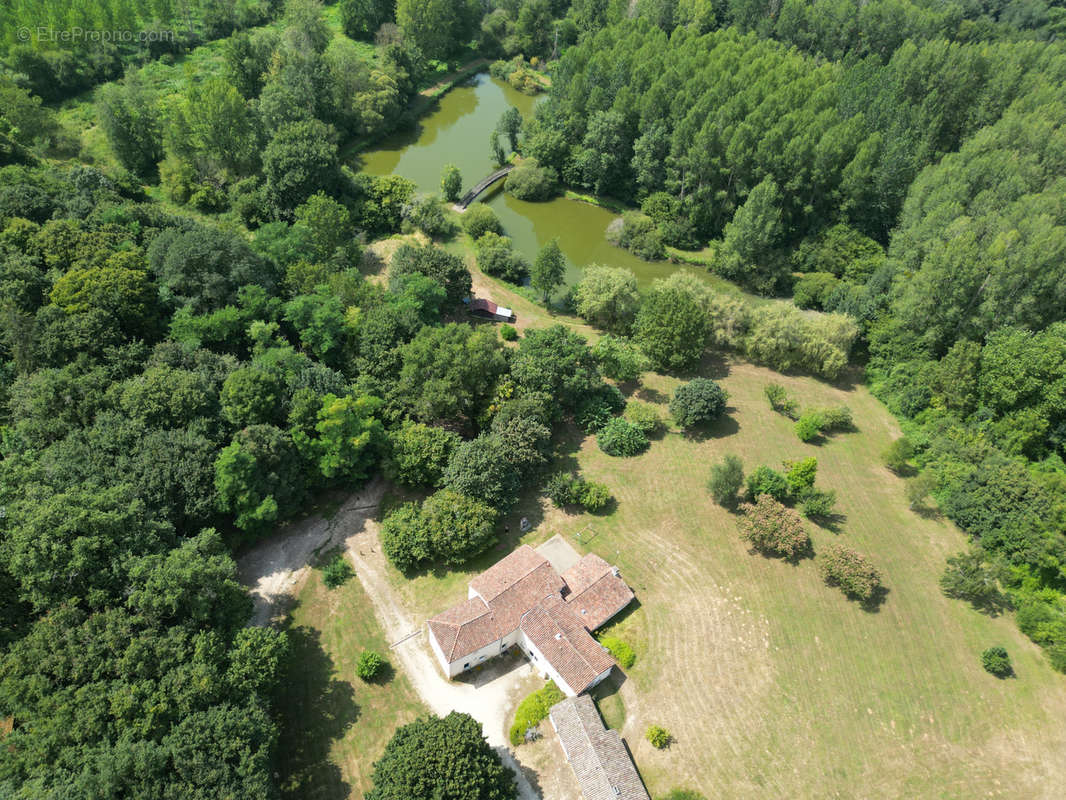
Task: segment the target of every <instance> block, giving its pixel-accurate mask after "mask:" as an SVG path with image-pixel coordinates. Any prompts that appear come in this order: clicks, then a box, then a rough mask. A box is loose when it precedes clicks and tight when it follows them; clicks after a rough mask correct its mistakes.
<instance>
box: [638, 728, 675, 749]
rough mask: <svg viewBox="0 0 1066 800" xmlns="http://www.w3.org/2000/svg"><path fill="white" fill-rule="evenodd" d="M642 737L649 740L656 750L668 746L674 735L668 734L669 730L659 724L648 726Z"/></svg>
mask: <svg viewBox="0 0 1066 800" xmlns="http://www.w3.org/2000/svg"><path fill="white" fill-rule="evenodd" d="M644 738H646V739H647V740H648V741H649V742H651V746H652V747H654V748H655V749H656V750H662V749H663V748H664V747H669V746H670V742H672V741H673V740H674V737H673V736H671V735H670V731H668V730H666V728H663V727H661V726H659V725H651V726H649V727H648V730H647V732H646V733H645V734H644Z"/></svg>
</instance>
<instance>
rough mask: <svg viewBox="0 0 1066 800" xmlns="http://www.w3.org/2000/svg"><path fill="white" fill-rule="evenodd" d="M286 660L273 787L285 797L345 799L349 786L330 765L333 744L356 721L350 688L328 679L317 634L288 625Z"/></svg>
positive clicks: (330, 669)
mask: <svg viewBox="0 0 1066 800" xmlns="http://www.w3.org/2000/svg"><path fill="white" fill-rule="evenodd" d="M286 633H287V635H288V637H289V648H290V650H289V659H288V664H287V669H286V676H285V682H284V684H283V685H284V687H285V688H284V689H283V693H282V698H281V702H280V704H279V706H280V715H281V725H280V728H281V731H280V737H279V740H278V768H279V772H280V780H279V783H280V785H281V788H282V796H283V797H286V798H293V800H297V799H298V798H306V797H314V798H321V800H345V799H346V798H347V797H348V796H349V795H350V793H351V786H349V785H348V783H347V782H345V781H344V779H343V778H342V777H341V771H340V768H339V767H338V766H337V765H336V764H334V763H333V762H332V761H330V749H331V748H332V745H333V742H335V741H337V740H338V739H340V738H342V737H343V736H344V734H345V732H346V731H347V730H348V728H350V727H351V726H352V725H353V724H354V723H355V721H356V720H357V719H359V714H360V710H359V706H358V705H357V704H356V702H355V691H354V690H353V688H352V686H351V684H349V683H347V682H346V681H341V680H337V679H336V678H335V677H334V665H333V659H332V658H330V656H329V654H328V653H326V651H325V650H324V649H323V648H322V643H321V634H320V633H319V632H318V631H316V630H315V629H313V628H309V627H307V626H303V625H299V626H290V627H288V628H287V630H286Z"/></svg>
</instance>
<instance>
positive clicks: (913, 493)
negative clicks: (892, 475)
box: [905, 471, 938, 510]
mask: <svg viewBox="0 0 1066 800" xmlns="http://www.w3.org/2000/svg"><path fill="white" fill-rule="evenodd" d="M937 484H938V481H937V477H936V475H934V474H933V473H932V472H930V471H923V472H920V473H919V474H918V475H916V476H915V477H913V478H911V479H910V480H909V481H907V486H906V490H905V491H906V495H907V503H908V505H909V506H910V507H911V509H912V510H914V509H918V508H921V507H922V506H923V505H924V504H925V501H926V500H928V499H929V495H930V494H931V493H932V492H933V491H935V490H936V488H937Z"/></svg>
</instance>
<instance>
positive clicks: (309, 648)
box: [278, 570, 426, 800]
mask: <svg viewBox="0 0 1066 800" xmlns="http://www.w3.org/2000/svg"><path fill="white" fill-rule="evenodd" d="M287 631H288V634H289V637H290V641H291V643H292V649H293V666H294V668H293V669H292V670H291V671H290V683H289V684H288V685H287V686H286V687H285V689H284V690H283V692H282V708H281V715H282V726H281V727H282V736H281V741H280V742H279V745H278V753H279V757H280V771H281V785H282V787H283V794H284V796H285V797H286V798H291V800H304V798H314V800H342V798H348V797H353V798H354V797H362V796H363V794H364V793H365V792H366V791H367V790H368V789H369V788H370V774H371V771H372V769H373V764H374V762H375V761H376V760H377V759H378V758H380V757H381V754H382V752H383V751H384V749H385V744H386V743H387V742H388V740H389V739H390V738H391V737H392V734H393V731H395V729H396V728H397V727H398V726H400V725H403V724H405V723H407V722H410V721H411V720H413V719H414V718H415V717H417V716H419V715H420V714H423V713H426V709H425V707H424V706H423V705H422V702H421V700H420V699H419V698H418V695H417V694H416V693H415V691H414V689H412V688H411V685H410V683H409V682H408V680H407V677H406V676H405V675H404V674H403V673H402V672H399V671H394V670H393V669H392V668H391V667H390V668H389V669H387V670H386V671H385V674H384V676H383V678H384V679H383V680H380V681H379V680H375V682H373V683H364V682H363V681H362V680H360V679H359V678H358V676H356V674H355V662H356V660H357V659H358V658H359V654H360V653H361V652H362V651H363V650H364V649H371V650H376V651H377V652H378V653H380V654H382V655H383V656H385V658H386V659H390V653H389V647H388V642H386V641H385V638H384V635H383V634H382V631H381V628H380V627H379V626H378V622H377V619H376V618H375V616H374V610H373V606H372V605H371V602H370V598H369V597H368V596H367V594H366V592H365V591H364V590H363V587H362V585H361V584H360V583H359V580H358V578H351V579H350V580H348V581H347V582H346V583H345V584H344V585H342V586H340V587H338V588H336V589H333V590H329V589H327V588H326V587H325V585H323V583H322V576H321V572H320V571H319V570H314V571H313V573H312V574H311V576H310V578H309V579H308V581H307V583H306V584H305V585H304V587H303V589H302V590H301V591H300V593H299V596H298V597H297V600H296V604H295V606H294V607H293V609H292V612H291V614H290V616H289V619H288V622H287ZM390 660H391V659H390Z"/></svg>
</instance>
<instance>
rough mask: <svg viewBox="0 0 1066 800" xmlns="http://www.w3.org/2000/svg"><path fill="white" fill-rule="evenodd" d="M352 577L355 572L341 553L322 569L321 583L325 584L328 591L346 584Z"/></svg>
mask: <svg viewBox="0 0 1066 800" xmlns="http://www.w3.org/2000/svg"><path fill="white" fill-rule="evenodd" d="M354 575H355V571H354V570H353V569H352V565H351V564H349V563H348V559H347V558H345V557H344V554H343V553H338V554H337V555H336V556H335V557H334V558H332V559H330V561H329V563H328V564H326V566H324V567H323V568H322V583H324V584H326V586H327V587H328V588H330V589H336V588H337V587H338V586H341V585H343V584H345V583H347V582H348V579H349V578H351V577H352V576H354Z"/></svg>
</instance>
